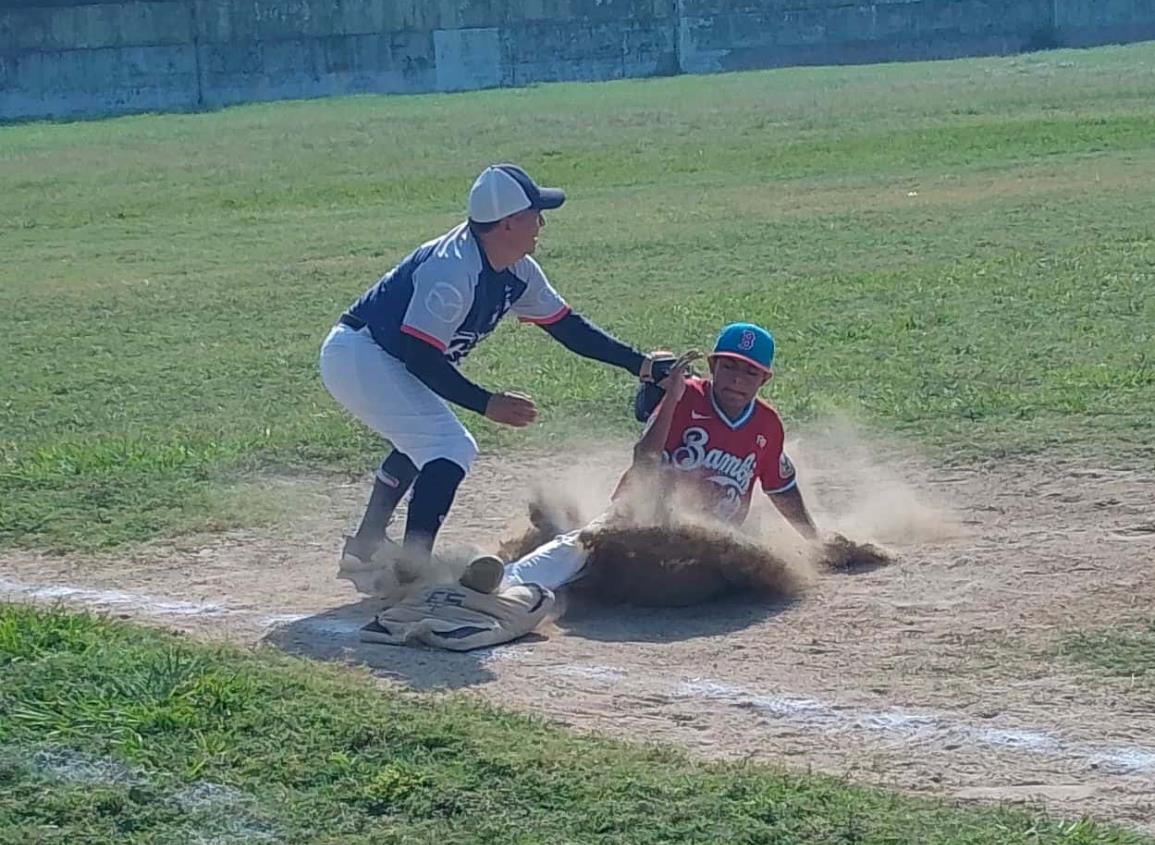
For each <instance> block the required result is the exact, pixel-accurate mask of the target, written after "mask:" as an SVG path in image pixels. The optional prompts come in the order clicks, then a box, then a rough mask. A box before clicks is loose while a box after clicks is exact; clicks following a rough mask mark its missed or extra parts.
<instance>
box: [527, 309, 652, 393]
mask: <svg viewBox="0 0 1155 845" xmlns="http://www.w3.org/2000/svg"><path fill="white" fill-rule="evenodd" d="M542 328H543V329H545V331H546V332H548V333H549V336H550V337H552V338H553V339H554V340H556V341H557V342H558V343H560V344H561V345H562V346H564V347H565V348H566V349H568V350H569V351H570V352H573V353H576V354H578V355H581V356H582V357H583V358H592V359H593V360H595V361H601V362H603V363H605V364H611V365H613V366H615V367H620V368H621V369H623V370H625V371H626V372H629V373H632V374H633V375H635V376H638V377H639V378H645V376H646V363H647V361H648V360H649V357H648V356H646V355H643V354H642V353H641V352H638V350H636V349H634V348H633V347H632V346H630V345H629V344H626V343H622V342H621V341H620V340H618V339H617V338H616V337H614V336H613V335H611V334H609V333H608V332H607V331H605V330H604V329H602V328H599V327H598V326H596V325H594V324H593V323H591V322H590V321H589V320H587V319H586V318H585V317H583V316H581V315H580V314H577V313H575V312H573V311H570V312H569V313H568V314H566V315H565V316H564V317H562V318H561V319H560V320H558V321H557V322H556V323H550V324H548V325H542Z"/></svg>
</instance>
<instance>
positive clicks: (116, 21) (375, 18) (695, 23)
mask: <svg viewBox="0 0 1155 845" xmlns="http://www.w3.org/2000/svg"><path fill="white" fill-rule="evenodd" d="M1143 38H1155V0H0V120H4V119H8V120H11V119H19V118H29V117H68V116H81V115H102V114H115V113H122V112H134V111H149V110H160V111H164V110H180V109H191V108H204V107H215V106H221V105H228V104H231V103H240V102H247V101H251V100H270V99H281V98H296V97H318V96H327V95H333V94H350V93H362V92H384V93H415V92H423V91H458V90H467V89H474V88H486V87H496V86H506V85H526V84H532V83H535V82H553V81H561V80H601V79H618V78H623V77H638V76H653V75H664V74H673V73H709V72H716V71H724V70H739V69H747V68H760V67H774V66H781V65H791V64H813V63H847V62H865V61H881V60H894V59H913V58H943V57H950V56H961V55H974V54H991V53H1008V52H1015V51H1020V50H1024V49H1032V48H1037V47H1046V46H1060V45H1073V46H1075V45H1077V46H1083V45H1089V44H1098V43H1106V42H1111V41H1134V40H1139V39H1143Z"/></svg>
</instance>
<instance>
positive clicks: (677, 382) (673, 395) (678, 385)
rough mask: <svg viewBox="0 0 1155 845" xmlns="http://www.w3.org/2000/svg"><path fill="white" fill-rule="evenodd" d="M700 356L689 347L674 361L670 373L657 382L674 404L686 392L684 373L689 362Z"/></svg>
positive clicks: (699, 353) (687, 368) (688, 367)
mask: <svg viewBox="0 0 1155 845" xmlns="http://www.w3.org/2000/svg"><path fill="white" fill-rule="evenodd" d="M701 357H702V353H701V352H699V351H698V350H697V349H691V350H690V351H689V352H686V353H684V354H683V355H682V357H680V358H679V359H678V360H677V361H675V362H674V366H672V367H671V368H670V374H669V375H668V376H666V377H665V378H664V379H662V380H661V381H660V382H658V387H660V388H662V389H663V390H664V391H666V396H667V397H668V398H669V400H670V401H671V402H673V403H675V404H677V402H678V401H679V400H681V398H682V397H683V396H684V395H685V394H686V373H687V371H688V370H689V369H690V364H692V363H694V362H695V361H697V360H698V359H699V358H701Z"/></svg>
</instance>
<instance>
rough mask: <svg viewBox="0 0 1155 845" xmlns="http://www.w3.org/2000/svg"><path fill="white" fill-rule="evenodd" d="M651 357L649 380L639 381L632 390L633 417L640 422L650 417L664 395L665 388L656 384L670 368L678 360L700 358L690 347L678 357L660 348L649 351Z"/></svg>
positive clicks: (675, 364)
mask: <svg viewBox="0 0 1155 845" xmlns="http://www.w3.org/2000/svg"><path fill="white" fill-rule="evenodd" d="M651 357H652V360H653V363H652V364H651V365H650V380H649V381H643V382H641V383H640V384H639V385H638V386H637V388H636V389H635V390H634V419H636V420H637V421H638V422H641V423H644V422H645V421H646V420H648V419H649V418H650V414H652V413H654V409H655V408H657V407H658V403H659V402H661V401H662V397H663V396H665V395H666V390H665V388H663V387H658V384H659V383H660V382H662V381H663V380H664V379H665V378H666V376H668V375H669V374H670V370H672V369H674V367H676V366H678V363H679V362H682V363H687V364H688V363H690V362H692V361H694V360H696V359H698V358H700V357H701V353H700V352H698V351H697V350H696V349H692V350H690V351H689V352H687V353H685V354H684V355H682V357H680V358H679V357H678V356H676V355H674V353H672V352H666V351H665V350H662V351H659V352H653V353H651ZM688 374H689V375H692V374H693V373H692V372H690V373H688Z"/></svg>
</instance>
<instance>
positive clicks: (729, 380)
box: [710, 355, 770, 414]
mask: <svg viewBox="0 0 1155 845" xmlns="http://www.w3.org/2000/svg"><path fill="white" fill-rule="evenodd" d="M710 375H711V379H712V381H713V383H714V398H715V399H716V400H717V402H718V404H719V405H721V406H722V410H723V411H725V412H726V413H728V414H731V413H733V414H737V413H740V412H741V411H742V409H743V408H745V407H746V406H747V405H749V404H750V402H751V401H753V399H754V397H755V396H757V395H758V389H759V388H760V387H762V385H764V384H765V383H766V382H768V381H769V380H770V373H768V372H766V371H765V370H763V369H760V368H758V367H755V366H754V365H753V364H749V363H747V362H746V361H742V360H740V359H738V358H730V357H728V356H724V355H719V356H718V357H716V358H711V359H710Z"/></svg>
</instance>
